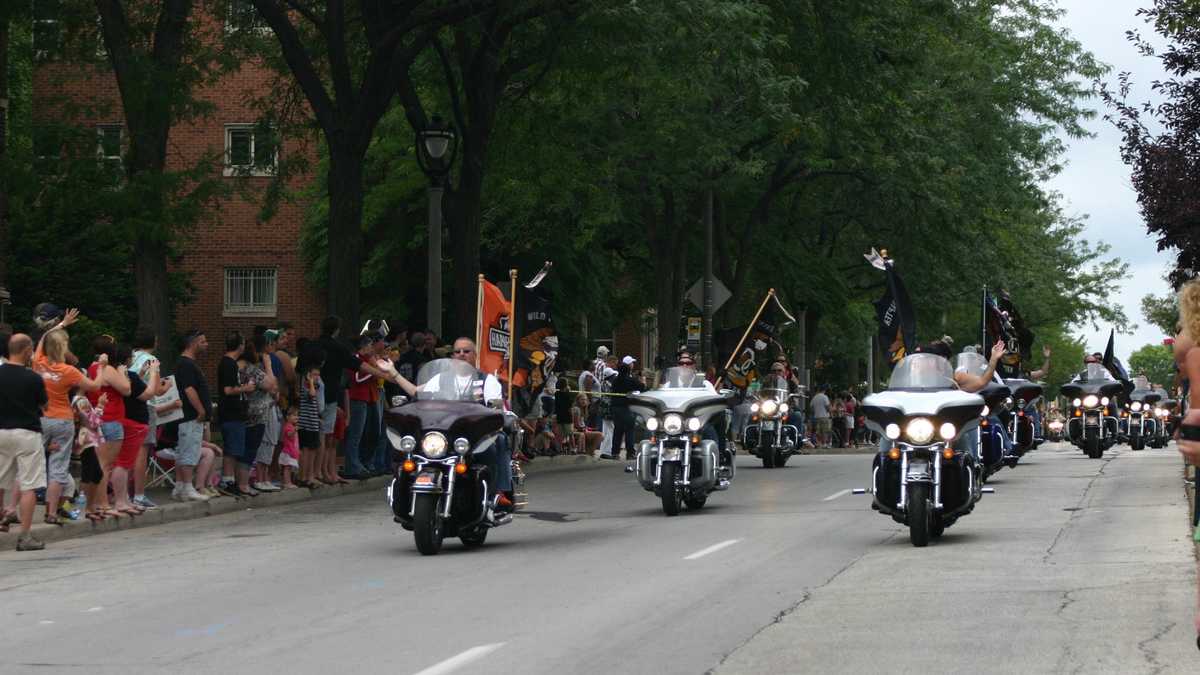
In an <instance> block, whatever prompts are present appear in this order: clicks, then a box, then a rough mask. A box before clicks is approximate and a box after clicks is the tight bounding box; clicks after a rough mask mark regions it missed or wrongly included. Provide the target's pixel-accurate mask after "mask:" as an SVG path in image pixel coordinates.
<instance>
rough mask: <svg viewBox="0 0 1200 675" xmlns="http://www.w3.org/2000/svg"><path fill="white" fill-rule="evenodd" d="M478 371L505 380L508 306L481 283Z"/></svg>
mask: <svg viewBox="0 0 1200 675" xmlns="http://www.w3.org/2000/svg"><path fill="white" fill-rule="evenodd" d="M480 287H481V291H482V296H483V300H482V302H481V303H480V310H479V322H480V329H481V330H480V331H479V335H480V336H481V339H480V342H481V344H480V345H479V369H480V370H482V371H483V372H485V373H492V374H494V375H495V376H496V377H498V378H500V380H501V381H507V380H508V321H509V315H510V314H511V312H512V305H511V303H509V301H508V299H507V298H505V297H504V292H503V291H501V290H500V288H499V287H498V286H496V285H495V284H493V283H492V282H490V281H486V280H485V281H481V282H480Z"/></svg>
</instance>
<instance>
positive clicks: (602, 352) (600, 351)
mask: <svg viewBox="0 0 1200 675" xmlns="http://www.w3.org/2000/svg"><path fill="white" fill-rule="evenodd" d="M596 356H608V347H605V346H604V345H600V346H599V347H597V348H596Z"/></svg>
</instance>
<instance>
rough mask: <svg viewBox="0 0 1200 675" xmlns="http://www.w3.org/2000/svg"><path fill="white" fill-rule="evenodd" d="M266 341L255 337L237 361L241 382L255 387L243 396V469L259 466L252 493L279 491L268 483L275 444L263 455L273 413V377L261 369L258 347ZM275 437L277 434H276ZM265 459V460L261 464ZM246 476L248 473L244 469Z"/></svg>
mask: <svg viewBox="0 0 1200 675" xmlns="http://www.w3.org/2000/svg"><path fill="white" fill-rule="evenodd" d="M266 344H267V340H266V337H264V336H263V335H256V336H255V337H254V339H253V340H251V341H249V342H247V343H246V348H245V349H244V350H243V351H242V356H241V358H240V359H238V374H239V377H240V378H241V380H242V381H244V382H245V383H246V384H247V385H251V384H253V385H254V388H253V389H251V390H250V392H249V393H248V394H247V395H246V455H245V457H246V462H245V464H246V466H247V467H252V466H254V465H255V464H257V465H258V469H257V474H256V476H255V478H256V481H255V483H254V485H252V486H250V488H251V490H252V491H255V490H256V491H258V492H278V491H279V488H277V487H275V486H274V485H273V484H272V483H271V480H270V477H271V460H272V459H273V458H274V455H275V445H274V443H271V444H270V448H269V449H268V450H267V451H266V452H265V453H264V452H263V446H264V445H266V444H265V443H264V439H266V435H267V417H268V415H271V414H272V410H271V406H272V405H274V402H275V387H276V384H275V378H274V377H271V376H270V374H269V373H268V372H267V370H266V369H265V368H264V367H263V359H262V356H260V355H261V354H262V352H260V351H259V349H258V347H259V346H260V345H261V346H262V347H263V348H266ZM267 368H270V361H269V360H268V361H267ZM276 437H278V433H276ZM263 459H265V460H266V461H265V462H264V461H262V460H263ZM247 474H249V471H248V470H247Z"/></svg>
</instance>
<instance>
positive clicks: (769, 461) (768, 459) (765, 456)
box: [758, 446, 775, 469]
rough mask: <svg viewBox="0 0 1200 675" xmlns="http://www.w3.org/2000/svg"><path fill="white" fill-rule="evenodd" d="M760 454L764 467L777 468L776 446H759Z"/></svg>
mask: <svg viewBox="0 0 1200 675" xmlns="http://www.w3.org/2000/svg"><path fill="white" fill-rule="evenodd" d="M758 456H759V457H760V458H762V464H763V468H764V469H774V468H775V448H771V447H768V446H760V447H759V448H758Z"/></svg>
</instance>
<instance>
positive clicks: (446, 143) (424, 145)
mask: <svg viewBox="0 0 1200 675" xmlns="http://www.w3.org/2000/svg"><path fill="white" fill-rule="evenodd" d="M416 146H417V164H418V165H419V166H420V167H421V171H423V172H425V175H426V176H427V177H428V178H429V277H428V278H429V283H428V286H429V291H428V292H429V303H428V310H427V313H426V323H427V324H428V329H429V330H430V331H432V332H433V333H434V334H435V335H441V334H442V194H443V193H444V192H445V188H446V184H447V183H448V182H449V177H450V167H451V166H453V164H454V158H455V156H456V155H458V136H457V135H456V134H455V133H454V128H453V127H451V126H450V125H448V124H446V123H445V122H444V121H443V120H442V118H441V117H439V116H438V115H434V116H433V118H432V119H431V120H430V121H429V124H428V125H426V126H425V128H424V129H421V130H419V131H418V132H417V139H416Z"/></svg>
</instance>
